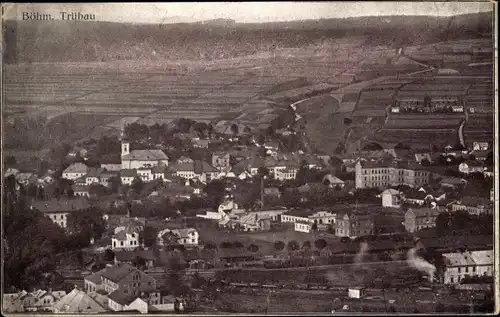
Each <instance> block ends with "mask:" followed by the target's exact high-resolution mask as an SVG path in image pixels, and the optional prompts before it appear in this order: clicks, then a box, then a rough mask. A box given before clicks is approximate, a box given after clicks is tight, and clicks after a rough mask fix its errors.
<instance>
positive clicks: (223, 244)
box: [220, 241, 234, 249]
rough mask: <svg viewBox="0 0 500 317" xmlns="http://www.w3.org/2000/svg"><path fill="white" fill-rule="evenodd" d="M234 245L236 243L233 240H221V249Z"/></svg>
mask: <svg viewBox="0 0 500 317" xmlns="http://www.w3.org/2000/svg"><path fill="white" fill-rule="evenodd" d="M233 246H234V245H233V244H232V243H231V242H227V241H224V242H221V244H220V247H221V249H229V248H232V247H233Z"/></svg>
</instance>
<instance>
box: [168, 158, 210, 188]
mask: <svg viewBox="0 0 500 317" xmlns="http://www.w3.org/2000/svg"><path fill="white" fill-rule="evenodd" d="M172 168H173V169H174V170H175V175H176V176H178V177H182V178H184V179H198V180H200V181H202V182H204V183H206V182H210V180H212V179H215V178H217V177H218V175H219V173H220V172H219V170H218V169H217V168H215V167H213V166H211V165H210V164H208V163H207V162H205V161H199V160H195V161H193V162H192V163H180V164H176V165H175V166H172Z"/></svg>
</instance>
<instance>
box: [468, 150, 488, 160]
mask: <svg viewBox="0 0 500 317" xmlns="http://www.w3.org/2000/svg"><path fill="white" fill-rule="evenodd" d="M491 153H493V152H492V151H491V150H477V151H472V152H471V153H470V154H471V155H474V157H475V158H476V160H477V161H483V162H484V161H486V159H487V158H488V155H490V154H491Z"/></svg>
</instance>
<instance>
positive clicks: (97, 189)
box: [89, 183, 107, 197]
mask: <svg viewBox="0 0 500 317" xmlns="http://www.w3.org/2000/svg"><path fill="white" fill-rule="evenodd" d="M89 195H90V196H97V197H101V196H105V195H107V190H106V187H104V186H103V185H101V184H97V183H93V184H91V185H90V186H89Z"/></svg>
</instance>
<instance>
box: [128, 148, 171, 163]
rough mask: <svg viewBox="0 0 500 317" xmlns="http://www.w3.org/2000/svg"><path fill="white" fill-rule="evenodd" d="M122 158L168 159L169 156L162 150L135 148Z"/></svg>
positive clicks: (141, 159)
mask: <svg viewBox="0 0 500 317" xmlns="http://www.w3.org/2000/svg"><path fill="white" fill-rule="evenodd" d="M122 160H138V161H155V160H168V156H167V155H166V154H165V153H164V152H163V151H162V150H133V151H131V152H130V153H129V154H127V155H124V156H122Z"/></svg>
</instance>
